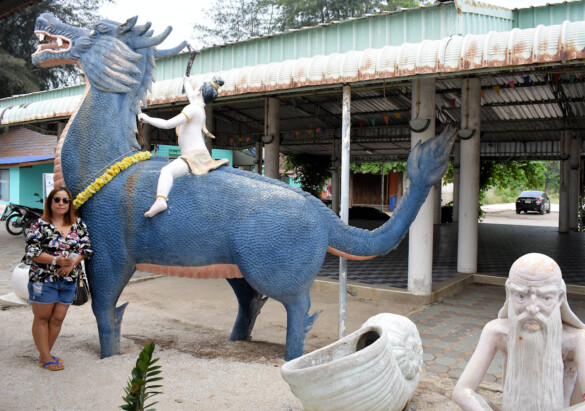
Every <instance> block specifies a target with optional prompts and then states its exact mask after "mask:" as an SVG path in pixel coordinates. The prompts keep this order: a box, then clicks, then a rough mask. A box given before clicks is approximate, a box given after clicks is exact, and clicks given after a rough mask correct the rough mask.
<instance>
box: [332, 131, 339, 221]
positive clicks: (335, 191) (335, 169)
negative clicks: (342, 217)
mask: <svg viewBox="0 0 585 411" xmlns="http://www.w3.org/2000/svg"><path fill="white" fill-rule="evenodd" d="M331 157H332V158H333V161H332V162H331V209H332V210H333V212H334V213H335V214H337V215H339V210H340V202H341V173H340V172H339V170H340V168H341V140H340V139H337V138H335V137H334V138H333V155H332V156H331Z"/></svg>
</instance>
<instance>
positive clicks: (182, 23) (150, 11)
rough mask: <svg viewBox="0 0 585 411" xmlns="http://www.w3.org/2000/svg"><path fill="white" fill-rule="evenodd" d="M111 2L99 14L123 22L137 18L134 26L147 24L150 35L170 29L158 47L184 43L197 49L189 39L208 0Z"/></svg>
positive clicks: (197, 46) (200, 18)
mask: <svg viewBox="0 0 585 411" xmlns="http://www.w3.org/2000/svg"><path fill="white" fill-rule="evenodd" d="M114 2H115V3H113V4H107V5H105V6H102V8H101V9H100V14H101V15H102V16H104V17H106V18H108V19H111V20H115V21H119V22H125V21H126V20H127V19H129V18H130V17H134V16H138V23H137V24H145V23H146V22H148V21H150V22H151V23H152V29H153V30H154V34H155V35H157V34H158V33H160V32H161V31H163V30H164V29H166V28H167V26H172V27H173V31H172V32H171V34H170V35H169V37H167V39H166V40H165V41H164V42H162V43H161V45H160V46H158V48H159V49H167V48H171V47H174V46H177V45H178V44H179V43H181V42H182V41H183V40H187V41H188V42H189V43H191V44H192V45H193V46H194V47H195V48H200V47H201V46H200V45H197V44H196V42H195V41H194V40H193V39H191V33H192V31H193V30H192V28H193V24H195V23H204V22H205V16H203V9H204V8H206V7H209V5H210V4H211V0H205V1H204V0H140V2H137V1H136V0H114Z"/></svg>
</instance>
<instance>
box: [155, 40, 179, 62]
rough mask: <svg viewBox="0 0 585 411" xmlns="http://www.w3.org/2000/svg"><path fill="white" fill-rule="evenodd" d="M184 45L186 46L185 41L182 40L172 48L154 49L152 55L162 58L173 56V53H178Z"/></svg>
mask: <svg viewBox="0 0 585 411" xmlns="http://www.w3.org/2000/svg"><path fill="white" fill-rule="evenodd" d="M186 46H187V42H186V41H183V42H182V43H181V44H179V45H178V46H177V47H173V48H172V49H166V50H155V51H154V57H156V58H164V57H171V56H174V55H175V54H178V53H179V52H180V51H181V50H183V49H184V48H185V47H186Z"/></svg>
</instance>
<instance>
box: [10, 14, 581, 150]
mask: <svg viewBox="0 0 585 411" xmlns="http://www.w3.org/2000/svg"><path fill="white" fill-rule="evenodd" d="M584 59H585V22H576V23H568V22H567V23H564V24H563V25H559V26H549V27H545V26H540V27H538V28H535V29H527V30H519V29H515V30H513V31H510V32H507V33H489V34H487V35H479V36H476V35H468V36H465V37H461V36H456V37H451V38H447V39H443V40H440V41H426V42H422V43H419V44H406V45H403V46H400V47H384V48H382V49H369V50H365V51H363V52H357V51H354V52H348V53H345V54H334V55H331V56H316V57H314V58H312V59H309V58H303V59H298V60H289V61H285V62H282V63H272V64H267V65H260V66H256V67H245V68H241V69H233V70H229V71H227V72H223V73H220V74H222V75H223V76H224V79H225V80H226V84H225V85H224V86H223V87H222V89H221V93H220V100H219V101H218V103H221V97H226V96H237V95H240V94H246V93H261V95H264V94H267V93H274V94H278V93H279V92H286V93H290V92H294V93H297V92H303V90H311V87H314V88H315V89H321V88H322V87H321V86H323V85H332V86H335V85H338V84H341V83H345V82H349V83H353V82H372V84H374V85H375V87H374V88H377V89H378V90H377V91H371V92H368V91H359V88H354V93H357V94H356V95H354V97H352V121H353V122H354V125H353V126H354V127H361V123H360V122H363V127H364V129H363V130H364V131H366V128H367V127H371V128H379V127H380V126H381V127H382V128H385V126H386V125H388V126H405V125H406V124H407V123H408V120H409V119H410V115H409V113H408V111H409V109H410V105H411V102H410V94H409V92H408V90H409V89H410V86H409V84H410V83H409V81H408V79H409V78H411V77H412V76H413V75H418V74H425V75H431V76H436V77H439V78H440V79H439V81H437V107H438V108H439V109H440V111H441V112H442V115H444V116H446V119H447V121H448V122H452V123H457V122H458V121H459V119H460V115H461V113H460V106H461V102H460V96H461V81H460V80H458V79H457V77H460V76H462V75H469V74H472V73H474V72H478V73H480V74H481V73H483V76H482V89H483V90H484V97H483V98H482V122H483V123H484V124H482V133H483V134H484V135H486V136H489V138H490V139H492V140H494V141H511V140H514V139H519V140H525V139H528V138H532V139H546V140H551V139H556V138H558V136H556V135H554V132H553V131H551V130H550V129H535V130H532V131H531V132H530V133H527V132H518V131H517V130H515V131H510V132H501V131H500V130H499V129H498V126H494V128H493V129H490V128H489V127H488V125H487V122H498V121H500V122H501V121H510V120H512V121H518V120H525V119H542V120H547V121H550V120H553V119H556V118H560V117H562V116H563V113H562V111H561V108H560V105H559V104H558V101H556V97H555V94H554V93H553V91H552V87H551V86H552V85H553V83H554V81H553V80H552V79H551V75H550V74H546V72H544V71H543V69H542V66H545V65H548V64H552V65H557V66H558V63H561V62H563V61H565V62H568V61H570V60H584ZM581 63H582V61H581ZM535 65H539V66H540V68H537V69H535V68H534V66H535ZM523 66H525V67H526V71H525V73H530V75H529V76H528V77H529V82H528V84H524V82H525V81H526V80H525V76H526V74H522V75H517V74H516V75H515V74H513V73H509V72H507V71H508V70H509V69H518V68H521V67H523ZM486 69H488V70H493V72H494V73H498V71H503V73H498V75H494V76H485V72H484V71H485V70H486ZM557 70H558V68H557ZM210 75H211V73H210V74H208V75H197V76H194V78H195V79H197V80H202V79H206V78H208V77H209V76H210ZM449 76H450V77H451V78H449ZM572 76H573V77H575V76H574V75H572ZM578 77H579V76H578ZM556 81H558V82H559V84H562V88H563V90H565V93H566V94H567V96H568V98H569V102H570V104H569V106H570V107H572V110H573V113H574V115H576V116H577V115H579V116H583V115H584V113H583V111H585V105H584V104H583V99H584V89H583V87H584V84H585V83H583V81H581V80H578V81H576V82H575V84H572V81H569V74H563V75H560V77H559V78H557V79H556ZM509 82H511V84H513V85H515V88H513V86H507V84H508V83H509ZM393 84H394V86H393ZM396 86H399V87H401V88H398V89H396V88H394V89H392V87H396ZM181 87H182V79H181V78H177V79H172V80H166V81H160V82H156V83H154V84H153V92H152V94H150V95H149V96H148V99H149V106H156V105H166V104H171V103H182V102H186V97H185V95H184V94H181ZM368 87H369V86H368ZM386 87H388V89H386ZM404 87H406V89H404ZM382 88H384V90H381V89H382ZM496 88H497V89H498V91H497V92H496V91H495V89H496ZM356 90H357V91H356ZM338 97H339V96H337V97H335V96H329V97H328V98H323V99H318V98H316V97H310V98H304V97H302V96H299V95H298V94H290V95H288V96H287V97H286V100H287V103H286V104H283V105H282V106H281V130H283V133H287V132H289V131H290V130H299V127H302V128H303V129H305V131H304V132H303V135H302V136H301V137H303V136H304V134H308V132H307V130H316V129H317V128H323V129H334V128H336V127H338V125H337V124H336V123H335V122H336V121H337V120H336V119H337V118H338V116H339V110H340V107H341V104H340V102H339V101H338V100H339V98H338ZM79 99H80V97H79V96H77V97H67V98H62V99H57V100H52V101H48V102H46V101H45V102H43V101H39V102H35V103H31V104H28V105H26V106H16V107H10V108H9V109H6V110H4V111H2V109H0V124H15V123H19V122H26V121H33V120H39V119H48V118H54V117H59V116H67V115H69V114H71V113H72V112H73V110H74V109H75V107H76V106H77V104H78V102H79ZM244 100H246V104H245V105H244V106H245V107H242V108H241V109H238V108H237V107H236V109H235V110H234V111H233V112H229V113H227V112H226V113H223V112H221V110H219V106H218V107H217V108H216V110H214V111H216V113H215V114H214V116H216V117H217V119H218V121H220V122H221V123H220V124H219V125H220V126H221V125H223V124H224V123H225V124H230V123H231V122H234V121H235V122H237V127H236V128H234V129H233V130H231V129H230V130H229V131H228V130H227V129H225V128H223V126H221V127H220V129H222V130H225V133H230V134H231V135H244V136H249V135H257V134H258V133H261V130H263V116H264V105H263V101H262V100H261V99H260V100H259V101H256V102H255V103H253V104H251V103H250V99H249V98H248V96H246V99H237V100H233V101H231V102H230V100H224V104H228V103H229V104H231V103H232V102H233V103H236V102H237V101H244ZM226 108H227V107H226ZM218 110H219V111H218ZM316 110H321V111H320V112H319V114H318V115H317V113H316ZM239 117H241V118H239ZM373 119H375V121H376V122H375V124H372V120H373ZM226 122H227V123H226ZM299 124H302V126H299ZM242 126H243V128H242ZM234 127H235V126H234ZM386 128H387V127H386ZM488 130H490V131H488ZM328 132H329V130H328ZM369 132H370V131H368V133H369ZM371 132H372V133H374V134H372V135H373V136H376V137H380V136H384V135H388V131H387V130H377V131H375V130H372V131H371ZM378 132H379V134H378ZM234 133H235V134H234ZM488 133H489V134H488ZM315 134H316V132H314V134H313V136H311V137H314V136H315ZM324 135H325V133H320V134H319V137H322V136H324ZM291 149H292V148H291Z"/></svg>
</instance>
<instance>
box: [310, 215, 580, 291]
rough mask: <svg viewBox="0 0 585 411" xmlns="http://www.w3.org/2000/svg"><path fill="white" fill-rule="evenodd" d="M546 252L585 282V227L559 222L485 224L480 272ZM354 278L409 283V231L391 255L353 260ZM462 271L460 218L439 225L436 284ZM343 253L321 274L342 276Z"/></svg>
mask: <svg viewBox="0 0 585 411" xmlns="http://www.w3.org/2000/svg"><path fill="white" fill-rule="evenodd" d="M532 252H537V253H542V254H546V255H548V256H550V257H551V258H553V259H554V260H555V261H556V262H557V263H558V264H559V266H560V267H561V270H562V272H563V277H564V278H565V282H566V283H567V284H576V285H585V269H584V268H583V267H585V233H578V232H570V233H562V234H559V232H558V230H557V229H556V228H555V227H538V226H518V225H505V224H480V225H479V253H478V254H479V255H478V273H479V274H486V275H493V276H499V277H506V276H507V275H508V270H509V269H510V266H511V265H512V263H513V262H514V261H515V260H516V259H517V258H519V257H521V256H522V255H524V254H527V253H532ZM347 266H348V269H347V271H348V275H347V278H348V281H350V282H357V283H361V284H370V285H383V286H390V287H399V288H407V285H408V236H407V237H405V238H404V240H402V243H401V244H400V245H399V246H398V248H397V249H396V250H394V251H392V252H390V253H388V254H387V255H385V256H381V257H377V258H374V259H372V260H366V261H351V260H349V261H348V264H347ZM456 274H457V224H441V225H438V226H435V232H434V253H433V284H437V283H440V282H442V281H444V280H446V279H449V278H451V277H453V276H455V275H456ZM338 276H339V258H338V257H336V256H334V255H331V254H327V256H326V258H325V262H324V263H323V267H322V269H321V271H320V272H319V277H321V278H329V279H335V280H336V279H337V278H338Z"/></svg>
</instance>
